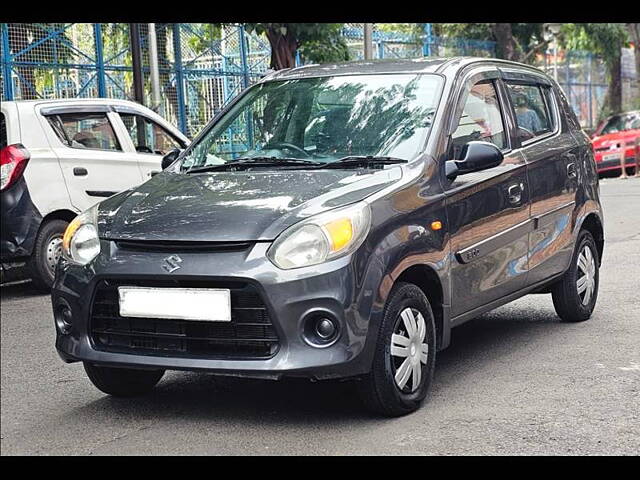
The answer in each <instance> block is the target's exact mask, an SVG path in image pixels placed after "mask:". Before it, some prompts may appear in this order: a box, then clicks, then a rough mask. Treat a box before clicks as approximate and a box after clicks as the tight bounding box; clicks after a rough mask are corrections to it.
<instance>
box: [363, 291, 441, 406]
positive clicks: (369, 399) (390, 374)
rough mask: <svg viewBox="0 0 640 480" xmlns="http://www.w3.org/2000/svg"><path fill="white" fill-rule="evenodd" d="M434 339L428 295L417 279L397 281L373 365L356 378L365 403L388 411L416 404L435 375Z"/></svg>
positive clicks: (385, 312) (390, 297)
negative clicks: (414, 282) (417, 283)
mask: <svg viewBox="0 0 640 480" xmlns="http://www.w3.org/2000/svg"><path fill="white" fill-rule="evenodd" d="M435 340H436V336H435V324H434V319H433V313H432V311H431V305H429V300H427V297H426V296H425V295H424V293H423V292H422V290H421V289H420V288H418V287H417V286H416V285H413V284H410V283H398V284H397V285H396V286H395V287H394V288H393V290H392V291H391V294H390V295H389V299H388V300H387V304H386V306H385V310H384V316H383V320H382V324H381V325H380V329H379V332H378V341H377V344H376V351H375V354H374V359H373V366H372V370H371V372H370V373H369V374H368V375H366V376H365V377H363V378H362V379H361V380H360V381H359V382H358V391H359V393H360V397H361V398H362V400H363V403H364V404H365V406H366V407H367V408H368V409H369V410H371V411H373V412H375V413H380V414H383V415H387V416H399V415H405V414H407V413H411V412H413V411H415V410H417V409H418V408H419V407H420V405H421V404H422V402H423V400H424V399H425V397H426V396H427V392H428V391H429V387H430V386H431V382H432V380H433V373H434V369H435V360H436V341H435Z"/></svg>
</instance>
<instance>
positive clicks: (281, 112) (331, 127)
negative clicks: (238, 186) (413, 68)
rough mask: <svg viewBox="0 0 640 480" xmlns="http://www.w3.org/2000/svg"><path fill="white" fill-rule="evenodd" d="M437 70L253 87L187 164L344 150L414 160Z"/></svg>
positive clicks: (333, 155)
mask: <svg viewBox="0 0 640 480" xmlns="http://www.w3.org/2000/svg"><path fill="white" fill-rule="evenodd" d="M441 90H442V78H441V77H440V76H438V75H432V74H424V75H416V74H388V75H336V76H322V77H314V78H300V79H289V80H274V81H267V82H264V83H261V84H258V85H256V86H254V87H251V88H250V89H249V90H248V91H247V93H246V94H245V95H243V96H242V97H241V98H240V99H239V100H238V101H237V102H236V103H235V104H234V105H233V106H232V107H231V108H230V109H229V110H228V111H227V112H226V113H225V114H224V115H223V116H222V117H221V118H220V119H219V121H218V122H216V123H215V124H214V125H213V126H212V127H211V128H210V129H208V130H207V131H206V133H205V134H204V135H202V136H201V137H200V138H199V140H198V142H196V143H195V144H194V145H193V146H192V147H191V148H190V149H189V151H188V152H187V154H186V155H185V157H184V159H183V162H182V169H183V170H184V169H186V168H191V167H201V166H207V165H217V164H222V163H225V162H228V161H230V160H232V159H236V158H240V157H257V156H267V157H276V158H287V159H291V158H294V159H302V160H309V161H312V162H316V163H326V162H334V161H338V160H339V159H341V158H344V157H345V156H354V155H356V156H390V157H397V158H401V159H406V160H411V159H413V158H415V157H416V156H417V155H418V154H419V153H420V152H421V151H422V149H423V148H424V143H425V140H426V138H427V135H428V133H429V131H430V128H431V122H432V119H433V115H434V113H435V111H436V107H437V105H438V101H439V99H440V95H441Z"/></svg>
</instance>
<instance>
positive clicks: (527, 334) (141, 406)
mask: <svg viewBox="0 0 640 480" xmlns="http://www.w3.org/2000/svg"><path fill="white" fill-rule="evenodd" d="M568 327H570V325H568V324H563V323H561V322H560V321H559V320H558V318H557V317H556V315H555V313H554V312H553V310H552V309H547V310H542V309H541V310H538V311H536V312H535V314H532V313H531V309H530V308H526V307H524V306H523V307H516V308H514V307H513V306H511V307H510V308H509V309H505V310H498V311H495V312H492V313H490V314H485V315H483V316H481V317H479V318H477V319H474V320H472V321H470V322H467V323H466V324H464V325H462V326H460V327H458V328H456V329H454V330H453V332H452V344H451V346H450V347H449V348H448V349H446V350H444V351H442V352H440V353H439V354H438V358H437V365H436V373H435V380H434V384H433V385H432V392H431V395H430V398H431V399H432V401H433V398H434V396H438V397H441V396H443V395H447V391H449V390H452V389H453V387H455V386H456V384H459V383H461V382H467V381H473V378H472V377H473V376H475V375H478V372H479V371H482V370H483V369H486V370H493V369H495V368H496V365H497V364H499V361H500V358H501V357H504V356H508V355H510V354H512V353H513V352H514V351H515V352H517V350H518V349H520V348H525V347H526V345H528V344H530V343H531V342H535V341H537V340H541V339H542V337H546V336H550V337H551V338H552V337H553V334H554V331H557V330H561V329H564V328H568ZM498 368H499V365H498ZM436 401H438V400H436ZM428 402H429V400H428V401H427V403H428ZM427 408H428V406H427ZM67 415H68V416H73V417H76V418H77V416H81V417H85V418H87V419H92V420H95V419H96V417H98V418H100V417H103V418H104V419H105V420H107V421H108V420H109V419H112V418H113V416H114V415H115V416H122V415H124V416H126V417H127V418H130V417H132V416H133V417H138V416H140V417H143V418H146V419H154V421H156V420H159V421H162V420H163V419H167V420H171V421H175V419H176V418H177V417H182V418H184V419H186V420H189V421H194V420H197V421H203V420H204V421H207V420H209V421H214V420H215V419H216V418H225V419H231V420H236V421H241V422H256V423H259V424H265V423H273V424H280V425H281V424H297V423H306V424H308V423H318V424H320V423H322V424H326V423H329V424H340V423H343V422H353V421H354V420H360V421H364V422H367V421H372V422H380V421H381V419H380V417H376V416H375V415H372V414H369V413H367V412H366V411H365V410H364V408H363V406H362V405H361V403H360V400H359V399H358V396H357V394H356V389H355V386H354V384H353V382H345V381H323V382H311V381H308V380H305V379H283V380H281V381H279V382H274V381H268V380H254V379H243V378H235V377H222V378H221V377H214V376H212V375H209V374H203V373H192V372H168V373H167V374H166V375H165V377H164V378H163V380H162V381H161V382H160V384H159V385H158V386H157V387H156V389H155V390H154V391H153V392H151V393H149V394H148V395H146V396H143V397H137V398H131V399H119V398H114V397H110V396H104V397H102V398H100V399H98V400H96V401H94V402H91V403H89V404H87V405H84V406H82V407H78V408H77V409H74V410H72V411H69V412H66V413H65V416H67ZM382 421H384V420H382Z"/></svg>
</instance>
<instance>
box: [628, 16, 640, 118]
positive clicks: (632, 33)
mask: <svg viewBox="0 0 640 480" xmlns="http://www.w3.org/2000/svg"><path fill="white" fill-rule="evenodd" d="M627 30H628V31H629V38H630V40H631V41H632V42H633V53H634V57H635V63H636V85H637V92H638V95H639V96H640V23H627ZM636 107H637V108H640V98H636V105H634V108H636Z"/></svg>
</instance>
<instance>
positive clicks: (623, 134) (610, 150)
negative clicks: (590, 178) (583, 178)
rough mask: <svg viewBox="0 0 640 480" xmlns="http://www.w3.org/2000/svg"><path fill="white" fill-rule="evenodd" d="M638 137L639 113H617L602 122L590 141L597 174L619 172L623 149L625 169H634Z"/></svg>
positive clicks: (639, 128) (639, 126)
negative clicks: (611, 171)
mask: <svg viewBox="0 0 640 480" xmlns="http://www.w3.org/2000/svg"><path fill="white" fill-rule="evenodd" d="M638 137H640V111H633V112H625V113H619V114H617V115H613V116H611V117H609V118H607V119H606V120H605V121H604V122H602V123H601V124H600V125H599V126H598V128H597V129H596V131H595V132H594V134H593V136H592V139H591V140H592V143H593V150H594V152H595V156H596V165H597V168H598V173H601V172H606V171H610V170H621V168H620V157H621V156H622V155H621V153H622V149H623V148H624V151H625V165H626V168H627V169H628V168H630V167H631V168H634V167H635V164H636V160H635V155H636V148H637V147H636V139H637V138H638Z"/></svg>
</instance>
